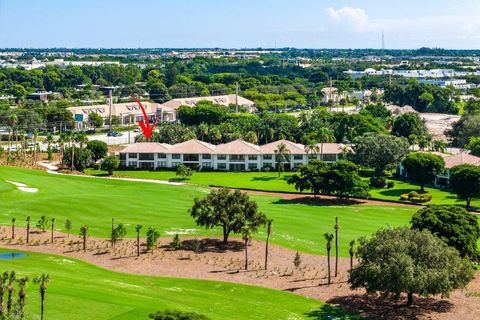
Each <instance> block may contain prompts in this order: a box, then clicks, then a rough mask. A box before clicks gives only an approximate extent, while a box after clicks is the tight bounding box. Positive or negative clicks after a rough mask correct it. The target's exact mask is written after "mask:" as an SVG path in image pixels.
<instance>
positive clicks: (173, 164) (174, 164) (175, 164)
mask: <svg viewBox="0 0 480 320" xmlns="http://www.w3.org/2000/svg"><path fill="white" fill-rule="evenodd" d="M179 164H180V162H172V167H173V168H176V167H178V165H179Z"/></svg>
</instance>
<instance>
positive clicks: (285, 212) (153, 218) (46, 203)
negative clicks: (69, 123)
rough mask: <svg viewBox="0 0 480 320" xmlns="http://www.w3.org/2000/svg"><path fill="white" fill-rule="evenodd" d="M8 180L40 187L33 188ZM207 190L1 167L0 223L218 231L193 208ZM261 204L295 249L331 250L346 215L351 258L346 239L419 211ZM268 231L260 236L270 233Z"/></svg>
mask: <svg viewBox="0 0 480 320" xmlns="http://www.w3.org/2000/svg"><path fill="white" fill-rule="evenodd" d="M5 180H11V181H15V182H21V183H24V184H27V185H28V186H30V187H35V188H38V189H39V191H38V192H37V193H27V192H22V191H19V190H17V189H16V187H15V186H14V185H12V184H10V183H7V182H5ZM207 192H208V189H206V188H204V187H200V186H171V185H162V184H156V183H143V182H129V181H118V180H107V179H100V178H89V177H72V176H62V175H53V174H48V173H46V172H42V171H33V170H25V169H18V168H11V167H1V168H0V198H1V200H2V202H1V204H2V210H1V211H0V223H1V224H3V225H8V224H9V223H10V221H11V218H12V217H15V218H16V219H17V225H19V226H21V225H24V223H25V222H24V221H25V217H26V216H28V215H30V216H32V220H33V221H37V220H38V219H39V218H40V216H41V215H46V216H47V217H49V218H50V217H55V218H56V219H57V226H58V229H62V228H63V223H64V221H65V219H70V220H71V221H72V222H73V232H74V233H75V234H78V232H79V228H80V227H81V226H82V225H84V224H86V225H88V226H89V231H90V233H91V234H92V235H94V236H100V237H108V236H109V234H110V229H111V219H112V217H114V218H115V219H116V221H117V222H123V223H125V224H126V225H127V228H128V229H129V230H128V231H129V233H128V234H127V236H130V237H133V236H134V235H135V234H134V232H133V226H134V225H135V224H138V223H140V224H142V225H144V226H145V227H148V226H150V225H152V226H156V227H157V228H158V229H159V230H160V231H161V232H162V235H163V236H166V232H168V234H169V235H172V234H173V233H175V232H179V233H183V232H185V233H189V234H198V235H217V236H219V235H220V234H221V232H220V230H219V229H217V230H208V231H206V230H204V229H201V228H198V227H197V226H196V225H195V223H194V221H193V219H192V218H191V217H190V215H189V213H188V209H189V208H190V207H191V206H192V203H193V199H194V197H196V196H203V195H205V194H206V193H207ZM252 199H254V200H255V201H257V202H258V205H259V208H260V210H261V211H262V212H264V213H265V214H266V215H267V216H268V217H269V218H272V219H274V223H273V233H272V242H273V243H275V244H278V245H281V246H284V247H287V248H291V249H294V250H299V251H304V252H310V253H315V254H323V255H325V254H326V250H325V242H324V240H323V234H324V233H325V232H333V225H334V223H335V217H336V216H338V217H339V219H340V236H339V243H340V254H341V255H342V256H348V243H349V242H350V240H352V239H356V238H358V237H360V236H370V235H371V234H372V233H373V232H374V231H376V230H377V229H379V228H381V227H385V226H398V225H406V224H408V222H409V221H410V218H411V216H412V214H413V213H414V211H415V209H411V208H405V207H394V206H364V205H360V206H359V205H350V206H348V205H332V206H320V205H311V204H299V203H294V202H292V201H288V200H283V199H280V198H277V197H270V196H253V197H252ZM264 231H265V230H264V229H262V230H260V232H259V233H258V234H257V235H255V237H256V238H258V239H262V240H263V239H264V238H265V232H264Z"/></svg>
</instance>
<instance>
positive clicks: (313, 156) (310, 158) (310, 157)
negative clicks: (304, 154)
mask: <svg viewBox="0 0 480 320" xmlns="http://www.w3.org/2000/svg"><path fill="white" fill-rule="evenodd" d="M308 159H309V160H313V159H317V155H316V154H309V155H308Z"/></svg>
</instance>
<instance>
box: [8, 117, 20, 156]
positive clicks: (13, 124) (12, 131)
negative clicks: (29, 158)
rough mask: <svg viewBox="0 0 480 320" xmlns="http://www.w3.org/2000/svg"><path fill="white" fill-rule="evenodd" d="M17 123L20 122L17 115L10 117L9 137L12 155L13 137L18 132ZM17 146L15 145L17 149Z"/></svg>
mask: <svg viewBox="0 0 480 320" xmlns="http://www.w3.org/2000/svg"><path fill="white" fill-rule="evenodd" d="M17 122H18V117H17V115H16V114H12V115H10V116H9V117H8V126H9V127H10V131H9V135H8V147H9V148H8V153H9V154H10V149H11V148H12V141H13V137H12V135H14V134H15V132H16V127H17ZM17 142H18V141H17ZM16 146H17V145H15V147H16Z"/></svg>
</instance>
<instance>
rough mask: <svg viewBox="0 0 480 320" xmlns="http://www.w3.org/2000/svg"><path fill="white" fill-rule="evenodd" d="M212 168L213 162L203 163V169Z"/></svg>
mask: <svg viewBox="0 0 480 320" xmlns="http://www.w3.org/2000/svg"><path fill="white" fill-rule="evenodd" d="M211 167H212V163H211V162H202V168H203V169H210V168H211Z"/></svg>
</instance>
